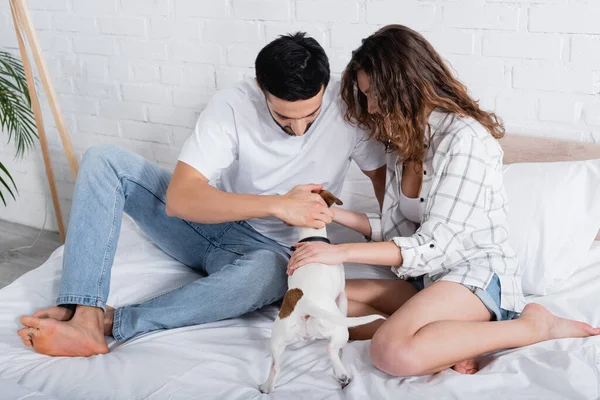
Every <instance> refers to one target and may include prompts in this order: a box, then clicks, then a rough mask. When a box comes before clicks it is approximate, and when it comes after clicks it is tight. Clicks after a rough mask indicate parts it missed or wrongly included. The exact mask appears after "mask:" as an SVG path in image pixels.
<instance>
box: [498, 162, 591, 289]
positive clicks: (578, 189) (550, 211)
mask: <svg viewBox="0 0 600 400" xmlns="http://www.w3.org/2000/svg"><path fill="white" fill-rule="evenodd" d="M504 186H505V188H506V192H507V195H508V201H509V204H508V224H509V228H510V233H509V242H510V244H511V245H512V247H513V249H514V250H515V252H516V254H517V258H518V259H519V263H520V264H521V268H522V270H523V272H524V275H523V291H524V292H525V293H526V294H538V295H546V294H549V293H552V292H554V291H556V290H557V289H558V288H559V287H560V285H562V283H564V281H565V280H566V279H567V278H569V277H570V276H571V275H572V274H573V273H574V272H575V270H576V269H577V268H578V267H579V266H580V265H581V263H582V262H583V260H584V257H585V255H586V254H587V252H588V250H589V248H590V246H591V244H592V242H593V241H594V239H595V237H596V234H597V233H598V230H599V229H600V160H592V161H571V162H555V163H524V164H510V165H507V166H505V167H504Z"/></svg>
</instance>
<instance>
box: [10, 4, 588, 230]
mask: <svg viewBox="0 0 600 400" xmlns="http://www.w3.org/2000/svg"><path fill="white" fill-rule="evenodd" d="M28 3H29V7H30V9H31V14H32V16H33V20H34V23H35V26H36V28H37V30H38V35H39V38H40V43H41V45H42V48H43V51H44V56H45V59H46V61H47V63H48V67H49V69H50V73H51V77H52V80H53V83H54V85H55V88H56V90H57V92H58V97H59V101H60V105H61V107H62V109H63V113H64V115H65V120H66V122H67V125H68V127H69V130H70V134H71V137H72V140H73V143H74V146H75V149H76V151H77V154H78V155H79V156H81V154H83V152H84V151H85V150H86V149H87V148H88V147H90V146H92V145H94V144H102V143H115V144H118V145H121V146H125V147H127V148H129V149H131V150H133V151H136V152H138V153H139V154H141V155H142V156H144V157H147V158H149V159H151V160H153V161H155V162H157V163H158V164H159V165H161V166H164V167H165V168H173V166H174V163H175V161H176V158H177V154H178V152H179V149H180V147H181V145H182V144H183V142H184V141H185V139H186V138H187V136H188V135H189V133H190V129H191V127H192V126H193V124H194V122H195V119H196V117H197V115H198V114H199V113H200V112H201V110H202V108H203V107H204V106H205V105H206V103H207V102H208V100H209V99H210V97H211V96H212V94H213V93H214V92H215V91H216V90H218V89H220V88H223V87H226V86H228V85H231V84H232V83H234V82H236V81H237V80H239V79H240V78H242V77H245V76H253V65H254V58H255V56H256V52H257V51H258V50H259V49H260V48H261V47H262V46H264V45H265V44H266V43H267V42H269V41H270V40H272V39H274V38H276V37H277V35H280V34H282V33H285V32H291V31H295V30H305V31H307V32H308V33H309V34H310V35H311V36H313V37H314V38H316V39H317V40H318V41H319V42H320V43H321V44H322V45H323V47H324V48H325V50H326V51H327V53H328V54H329V56H330V58H331V65H332V70H333V72H334V73H337V74H339V73H340V72H341V71H342V70H343V68H344V67H345V65H346V63H347V61H348V58H349V56H350V52H351V51H352V50H353V49H354V48H356V47H357V46H358V45H359V43H360V39H362V38H363V37H365V36H367V35H369V34H370V33H372V32H374V31H375V30H376V29H377V28H378V27H380V26H382V25H383V24H387V23H402V24H405V25H408V26H410V27H412V28H413V29H416V30H417V31H419V32H421V33H423V34H424V35H425V37H426V38H427V39H428V40H430V41H431V43H432V44H433V45H434V46H435V47H436V49H438V51H439V52H440V53H441V54H442V56H443V57H444V58H445V59H446V60H448V61H449V62H450V63H451V64H452V67H453V69H454V70H455V71H456V73H457V74H458V76H459V77H460V78H461V79H462V80H463V81H464V82H465V83H466V84H467V85H468V87H469V90H470V92H471V93H472V94H473V96H474V97H476V98H478V99H480V101H481V104H482V106H484V107H486V108H489V109H492V110H494V111H496V112H497V113H498V114H499V115H500V116H501V117H502V118H503V119H504V121H505V122H506V125H507V127H508V129H509V130H510V131H515V132H519V133H524V134H532V135H547V136H552V137H563V138H571V139H575V140H588V141H600V96H599V95H598V94H599V93H600V23H598V19H599V17H600V1H598V0H461V1H457V0H28ZM0 46H1V47H9V48H13V49H14V48H15V46H16V40H15V38H14V34H13V32H12V23H11V20H10V14H9V8H8V2H0ZM44 117H45V121H46V125H47V130H48V135H49V140H50V145H51V152H52V157H53V165H54V167H55V173H56V178H57V180H58V182H59V183H58V187H59V191H60V197H61V203H62V204H63V207H64V213H65V216H68V211H69V207H70V204H71V198H72V193H71V192H72V189H73V181H72V179H71V177H70V172H69V169H68V166H67V163H66V160H65V158H64V155H63V153H62V150H61V145H60V141H59V139H58V134H57V132H56V129H55V128H54V123H53V121H52V117H51V115H50V113H49V111H48V107H47V105H44ZM4 143H5V140H2V138H0V157H1V159H2V161H3V162H5V163H6V164H7V165H8V166H9V167H10V170H11V171H13V173H14V178H15V180H16V181H17V183H18V185H19V190H20V198H19V199H18V201H17V202H12V201H11V202H10V205H9V207H7V208H3V207H2V206H0V218H5V219H9V220H13V221H18V222H22V223H26V224H28V225H34V226H40V225H41V224H42V222H43V217H44V209H45V207H47V208H48V210H49V216H50V218H49V222H48V223H47V226H49V227H50V228H55V227H56V223H55V221H54V219H53V212H52V207H51V203H50V202H49V201H48V203H47V205H46V193H47V190H46V188H45V187H46V183H45V174H44V168H43V163H42V162H41V156H40V154H39V151H36V152H34V153H32V154H31V155H30V156H29V157H28V158H27V159H26V160H24V161H13V159H12V148H6V146H5V144H4Z"/></svg>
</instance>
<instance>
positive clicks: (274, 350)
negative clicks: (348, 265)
mask: <svg viewBox="0 0 600 400" xmlns="http://www.w3.org/2000/svg"><path fill="white" fill-rule="evenodd" d="M315 193H318V194H320V195H321V197H322V198H323V200H325V202H326V203H327V206H328V207H331V206H332V205H333V204H334V203H335V204H338V205H342V204H343V203H342V201H341V200H340V199H338V198H337V197H335V196H334V195H333V194H332V193H331V192H328V191H326V190H320V191H316V192H315ZM299 237H300V242H310V241H322V242H326V243H329V240H328V239H327V229H326V228H323V229H312V228H300V232H299ZM344 288H345V274H344V266H343V265H342V264H338V265H324V264H320V263H310V264H306V265H304V266H302V267H301V268H298V269H297V270H296V271H294V273H293V275H291V276H290V277H289V278H288V291H287V292H286V294H285V296H284V297H283V302H282V305H281V310H280V311H279V314H278V315H277V317H276V318H275V322H274V323H273V329H272V333H271V357H272V363H271V369H270V372H269V377H268V378H267V380H266V381H265V383H263V384H262V385H260V391H261V392H262V393H271V392H272V391H273V389H274V388H275V380H276V379H277V376H278V374H279V370H280V360H281V356H282V354H283V352H284V350H285V348H286V347H287V346H288V345H290V344H293V343H296V342H298V341H300V340H315V339H326V340H329V344H328V346H327V354H328V355H329V358H330V359H331V363H332V364H333V372H334V374H335V377H336V378H337V380H338V381H339V383H340V385H341V387H342V389H343V388H344V387H346V385H348V384H349V383H350V381H351V379H352V377H351V375H350V372H349V371H348V370H347V369H346V367H345V366H344V365H343V364H342V360H341V358H340V352H341V349H342V347H343V346H344V344H346V342H348V328H352V327H355V326H359V325H364V324H368V323H371V322H373V321H376V320H378V319H385V318H384V317H383V316H381V315H369V316H365V317H355V318H348V317H347V314H348V298H347V297H346V292H345V291H344Z"/></svg>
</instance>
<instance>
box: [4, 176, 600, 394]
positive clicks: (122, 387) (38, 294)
mask: <svg viewBox="0 0 600 400" xmlns="http://www.w3.org/2000/svg"><path fill="white" fill-rule="evenodd" d="M353 190H354V189H353V188H347V190H345V193H346V194H348V193H351V192H352V191H353ZM348 202H349V203H350V204H359V203H361V202H363V200H362V199H360V198H359V199H355V198H348ZM363 203H364V202H363ZM338 233H339V232H338ZM338 236H339V235H338ZM342 236H343V235H342ZM61 258H62V248H60V249H58V250H57V251H56V252H54V254H53V255H52V256H51V257H50V259H49V260H48V261H47V262H46V263H45V264H44V265H42V266H41V267H40V268H38V269H36V270H34V271H31V272H29V273H27V274H26V275H24V276H23V277H21V278H20V279H18V280H17V281H16V282H15V283H13V284H12V285H9V286H8V287H6V288H4V289H1V290H0V304H2V307H0V379H1V381H0V399H11V400H12V399H14V398H16V399H19V398H20V396H21V397H23V394H22V393H25V392H30V393H35V392H43V393H44V394H45V395H47V397H41V398H42V399H46V398H51V397H54V398H56V399H69V400H95V399H102V400H110V399H114V400H121V399H128V400H136V399H148V400H162V399H167V398H168V399H171V400H180V399H207V400H212V399H219V400H220V399H227V400H237V399H244V400H252V399H261V398H266V397H265V396H263V395H261V394H260V392H259V391H258V385H259V384H260V383H262V382H263V381H264V379H265V378H266V376H267V373H268V369H269V362H270V361H269V357H268V354H269V349H268V347H269V337H270V332H271V324H272V321H273V318H274V316H275V314H276V312H277V310H276V309H275V308H274V307H268V308H266V309H264V310H261V311H260V312H254V313H251V314H249V315H246V316H244V317H243V318H236V319H232V320H227V321H222V322H217V323H212V324H206V325H202V326H193V327H188V328H181V329H174V330H170V331H159V332H155V333H151V334H147V335H143V336H140V337H137V338H134V339H132V340H130V341H127V342H125V343H122V344H119V345H117V344H115V343H114V342H111V343H110V348H111V352H110V353H109V354H107V355H103V356H96V357H91V358H51V357H47V356H42V355H37V354H35V353H33V352H32V351H31V350H30V349H28V348H26V347H24V346H23V344H22V343H21V341H20V339H19V337H18V336H17V335H16V330H17V329H18V317H19V316H20V315H22V314H26V313H30V312H31V311H33V310H35V309H37V308H40V307H43V306H46V305H48V304H51V303H52V301H53V300H54V299H55V298H56V295H57V293H58V285H59V279H60V268H61ZM357 272H359V273H358V274H357ZM381 272H384V273H385V274H388V275H387V276H389V274H391V272H390V271H389V269H385V268H375V267H373V268H369V267H362V268H361V269H360V270H355V269H352V271H348V275H350V277H358V276H363V277H365V276H381V275H380V273H381ZM384 276H385V275H384ZM196 277H197V275H196V274H195V273H194V272H192V271H191V270H189V269H188V268H186V267H184V266H182V265H180V264H179V263H177V262H176V261H174V260H173V259H171V258H170V257H168V256H167V255H165V254H164V253H162V252H161V251H160V250H158V249H157V248H156V247H155V246H154V245H153V244H151V243H150V241H149V240H148V239H147V238H146V237H145V236H143V234H141V233H140V232H139V231H138V229H137V228H135V227H134V226H132V224H131V223H129V222H126V223H125V224H123V233H122V236H121V241H120V244H119V248H118V251H117V256H116V262H115V266H114V269H113V275H112V280H111V284H112V288H111V295H110V299H109V303H110V304H113V305H116V306H120V305H123V304H128V303H135V302H138V301H141V300H143V299H147V298H149V297H152V296H154V295H156V294H158V293H161V292H165V291H168V290H170V289H172V288H176V287H178V286H180V285H182V284H184V283H186V282H189V281H191V280H193V279H195V278H196ZM599 290H600V244H597V245H596V246H595V247H594V249H593V250H592V251H590V252H589V253H588V255H587V263H586V264H585V266H584V268H582V269H580V270H579V271H578V272H577V273H576V274H575V275H574V276H573V277H571V278H570V279H569V281H568V282H567V283H566V284H565V285H564V286H563V287H562V288H561V290H560V291H558V292H557V293H555V294H553V295H550V296H547V297H543V298H540V299H538V301H539V302H540V303H542V304H543V305H545V306H547V307H548V308H550V309H551V310H552V311H553V312H556V313H558V314H559V315H561V316H566V317H571V318H578V319H582V320H586V321H589V322H591V323H593V324H595V325H600V314H598V312H597V304H598V303H597V301H596V300H597V293H598V291H599ZM190 306H193V305H190ZM343 361H344V362H345V363H346V365H348V367H349V368H350V370H351V371H352V373H353V374H354V380H353V381H352V383H351V384H350V385H349V386H348V387H347V388H346V389H344V391H343V392H342V391H340V389H339V387H338V384H337V382H336V381H335V379H334V378H333V375H332V370H331V365H330V362H329V359H328V357H327V354H326V349H325V343H324V342H310V343H306V342H305V343H298V344H296V345H294V346H290V348H289V349H288V350H287V351H286V353H285V355H284V357H283V359H282V370H281V375H280V378H279V381H278V386H277V388H276V389H275V392H274V394H273V395H272V396H270V397H268V398H270V399H275V400H279V399H293V400H296V399H301V400H302V399H311V400H312V399H331V400H333V399H336V400H337V399H342V398H345V399H349V400H363V399H388V398H395V399H400V398H401V399H409V400H410V399H430V398H431V399H433V398H439V399H446V398H460V399H464V400H469V399H477V400H478V399H488V398H502V399H504V398H507V399H550V400H552V399H556V400H558V399H565V398H571V399H579V400H587V399H589V400H593V399H597V398H598V388H599V384H600V382H599V375H598V368H599V363H600V337H597V338H591V339H565V340H559V341H551V342H546V343H540V344H537V345H533V346H528V347H526V348H522V349H518V350H507V351H503V352H499V353H494V354H490V355H486V356H483V357H481V358H480V361H481V365H482V367H483V368H482V370H481V371H480V372H478V373H477V374H476V375H473V376H462V375H459V374H457V373H455V372H453V371H452V370H447V371H444V372H442V373H439V374H436V375H432V376H427V377H419V378H394V377H390V376H388V375H386V374H384V373H382V372H380V371H377V370H376V369H375V368H374V367H373V366H372V364H371V362H370V359H369V342H353V343H349V344H348V345H346V346H345V348H344V353H343ZM32 398H35V397H32Z"/></svg>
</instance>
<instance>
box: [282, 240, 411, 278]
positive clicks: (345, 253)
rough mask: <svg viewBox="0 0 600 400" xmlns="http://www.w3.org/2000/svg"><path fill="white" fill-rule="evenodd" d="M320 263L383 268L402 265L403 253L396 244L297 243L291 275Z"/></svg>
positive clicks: (291, 259) (290, 269)
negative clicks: (299, 269) (309, 265)
mask: <svg viewBox="0 0 600 400" xmlns="http://www.w3.org/2000/svg"><path fill="white" fill-rule="evenodd" d="M313 262H319V263H323V264H329V265H337V264H341V263H343V262H354V263H359V264H375V265H383V266H387V267H389V266H396V267H399V266H401V265H402V262H403V259H402V252H401V251H400V248H399V247H398V246H397V245H396V244H395V243H394V242H381V243H348V244H337V245H335V244H327V243H322V242H304V243H296V251H295V252H294V254H292V257H291V258H290V261H289V263H288V269H287V273H288V274H289V275H291V274H292V273H293V272H294V271H295V270H296V269H298V268H300V267H301V266H303V265H306V264H310V263H313Z"/></svg>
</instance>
